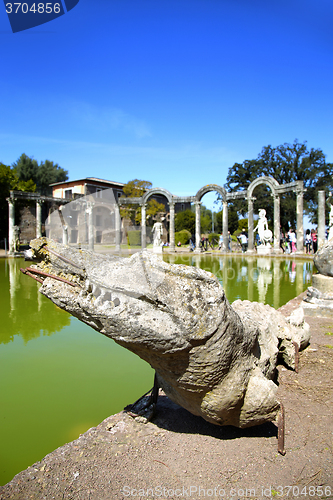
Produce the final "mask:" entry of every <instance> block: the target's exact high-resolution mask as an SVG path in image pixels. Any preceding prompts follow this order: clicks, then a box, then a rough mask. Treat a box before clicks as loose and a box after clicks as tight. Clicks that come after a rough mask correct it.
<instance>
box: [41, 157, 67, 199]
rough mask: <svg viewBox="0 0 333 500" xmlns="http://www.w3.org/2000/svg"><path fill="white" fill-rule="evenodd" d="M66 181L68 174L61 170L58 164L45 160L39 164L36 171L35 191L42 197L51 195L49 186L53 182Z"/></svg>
mask: <svg viewBox="0 0 333 500" xmlns="http://www.w3.org/2000/svg"><path fill="white" fill-rule="evenodd" d="M67 180H68V172H67V170H64V169H63V168H61V167H60V166H59V165H58V163H53V161H50V160H45V161H42V162H41V163H40V165H39V166H38V170H37V182H36V185H37V191H38V192H40V193H41V194H44V195H52V188H51V187H50V186H49V185H50V184H53V183H54V182H64V181H67Z"/></svg>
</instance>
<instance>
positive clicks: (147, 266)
mask: <svg viewBox="0 0 333 500" xmlns="http://www.w3.org/2000/svg"><path fill="white" fill-rule="evenodd" d="M45 244H47V247H45ZM31 247H32V250H33V253H34V257H35V258H36V260H37V261H39V263H38V264H37V266H36V267H37V268H38V269H40V270H42V271H44V272H47V273H51V274H54V275H58V276H62V277H63V278H66V279H67V280H69V281H71V282H72V283H74V284H76V285H77V286H74V287H73V286H71V285H69V284H66V283H64V282H60V281H57V280H55V279H53V278H45V280H44V283H43V285H42V287H41V292H42V293H43V294H44V295H45V296H46V297H48V298H50V299H51V300H52V301H53V302H54V303H55V304H56V305H58V306H59V307H61V308H62V309H65V310H66V311H68V312H70V313H71V314H73V315H74V316H76V317H77V318H79V319H80V320H81V321H84V322H85V323H87V324H88V325H90V326H92V327H93V328H94V329H96V330H98V331H99V332H101V333H102V334H104V335H106V336H108V337H110V338H113V339H114V340H115V341H116V342H117V343H119V344H120V345H122V346H124V347H126V348H127V349H129V350H131V351H133V352H134V353H136V354H137V355H139V356H140V357H141V358H142V359H144V360H145V361H147V362H148V363H149V364H150V365H151V366H152V367H153V368H154V369H155V370H156V373H157V378H158V382H159V384H160V386H161V387H162V388H163V390H164V391H165V393H166V394H167V395H168V396H169V397H170V399H172V400H173V401H174V402H176V403H178V404H180V405H181V406H183V407H184V408H186V409H187V410H189V411H190V412H191V413H193V414H195V415H200V416H202V417H203V418H204V419H206V420H207V421H209V422H212V423H215V424H218V425H229V424H230V425H235V426H237V427H247V426H251V425H256V424H260V423H263V422H265V421H271V420H274V419H275V418H276V415H277V412H278V411H279V408H280V403H279V401H278V400H277V399H276V391H277V385H276V384H275V383H274V382H273V381H272V380H270V379H269V378H272V377H273V375H274V371H275V366H276V362H277V358H278V355H279V353H278V346H281V345H282V346H283V350H284V351H285V352H283V353H281V354H282V356H283V357H284V358H285V360H286V362H287V363H289V364H290V365H291V366H292V365H293V354H292V353H291V352H289V351H288V349H287V348H288V346H289V345H290V342H292V340H293V339H295V341H296V342H298V343H299V344H301V343H302V339H303V337H304V331H305V330H306V327H305V326H304V325H303V323H302V325H301V327H299V331H298V330H297V328H298V327H296V326H295V325H291V323H287V322H286V321H285V320H284V321H283V320H282V316H281V314H279V313H277V312H276V311H275V310H274V309H272V308H270V307H269V306H262V305H261V304H258V305H256V306H252V305H250V304H251V303H248V304H245V306H244V307H242V305H241V304H238V306H237V304H236V310H237V311H238V314H237V312H236V311H235V310H234V308H233V307H231V305H230V304H229V302H228V300H227V299H226V297H225V293H224V290H223V288H222V287H221V286H220V284H219V282H218V280H217V278H216V277H215V276H214V275H213V274H211V273H208V272H206V271H203V270H201V269H197V268H194V267H189V266H183V265H169V264H166V263H165V262H163V261H162V260H161V259H159V258H158V257H156V256H155V255H153V254H151V253H149V252H141V253H138V254H135V255H133V256H132V257H130V258H128V259H127V258H125V259H122V258H120V257H113V256H103V255H96V254H92V253H90V252H84V251H79V250H75V249H71V248H69V247H65V246H62V245H59V244H56V243H55V242H53V241H51V240H46V239H45V238H41V239H37V240H34V241H32V242H31ZM50 250H52V251H53V252H56V253H58V254H59V255H61V256H62V257H61V258H60V257H58V256H57V255H55V254H54V253H52V252H51V251H50ZM64 258H65V259H67V260H64ZM261 306H262V307H261ZM254 307H256V312H255V311H254V309H253V308H254ZM251 308H252V309H253V310H251ZM258 314H260V315H261V314H263V315H264V319H263V320H262V321H260V319H261V318H260V317H258ZM273 325H275V329H274V331H272V329H273ZM284 346H287V347H284ZM287 351H288V352H287Z"/></svg>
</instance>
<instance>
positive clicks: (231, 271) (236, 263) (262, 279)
mask: <svg viewBox="0 0 333 500" xmlns="http://www.w3.org/2000/svg"><path fill="white" fill-rule="evenodd" d="M163 258H164V260H165V261H166V262H169V263H170V264H186V265H189V266H195V267H198V268H201V269H204V270H206V271H209V272H211V273H213V274H215V276H217V278H218V279H219V281H220V282H221V284H222V286H223V288H224V290H225V292H226V296H227V298H228V299H229V301H230V302H233V301H234V300H236V299H242V300H246V299H248V300H250V301H257V302H263V303H264V304H269V305H271V306H273V307H275V308H276V309H278V308H279V307H281V306H282V305H283V304H285V303H286V302H288V300H291V299H292V298H293V297H296V296H297V295H299V294H300V293H302V292H303V291H304V290H306V288H307V287H308V286H309V285H310V284H311V276H312V274H313V272H314V266H313V262H312V261H308V260H302V259H297V260H296V259H294V260H292V259H286V260H284V259H281V258H272V257H267V256H262V257H257V256H249V257H243V256H237V257H236V256H232V255H224V256H215V255H164V256H163Z"/></svg>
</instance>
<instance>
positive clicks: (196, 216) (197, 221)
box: [195, 201, 201, 252]
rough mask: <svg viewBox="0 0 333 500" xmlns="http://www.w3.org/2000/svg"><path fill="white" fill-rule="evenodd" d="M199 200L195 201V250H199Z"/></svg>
mask: <svg viewBox="0 0 333 500" xmlns="http://www.w3.org/2000/svg"><path fill="white" fill-rule="evenodd" d="M200 208H201V201H196V202H195V252H200V239H201V220H200V215H201V211H200Z"/></svg>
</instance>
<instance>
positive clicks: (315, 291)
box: [302, 274, 333, 318]
mask: <svg viewBox="0 0 333 500" xmlns="http://www.w3.org/2000/svg"><path fill="white" fill-rule="evenodd" d="M312 285H313V286H310V287H309V288H308V290H307V296H306V297H305V299H304V301H303V304H302V305H303V309H304V313H305V314H307V315H308V316H327V317H330V318H333V277H331V276H324V275H323V274H314V275H313V276H312Z"/></svg>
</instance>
